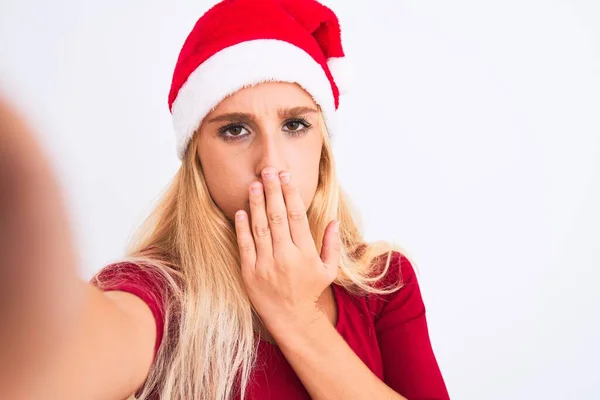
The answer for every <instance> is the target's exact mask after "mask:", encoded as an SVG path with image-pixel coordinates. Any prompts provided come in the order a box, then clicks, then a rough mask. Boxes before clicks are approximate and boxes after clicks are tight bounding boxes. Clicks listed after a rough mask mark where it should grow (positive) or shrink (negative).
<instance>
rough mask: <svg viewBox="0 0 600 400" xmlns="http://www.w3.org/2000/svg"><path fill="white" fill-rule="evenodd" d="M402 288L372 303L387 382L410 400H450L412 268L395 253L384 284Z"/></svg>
mask: <svg viewBox="0 0 600 400" xmlns="http://www.w3.org/2000/svg"><path fill="white" fill-rule="evenodd" d="M399 279H401V280H402V282H403V285H404V286H403V287H402V288H401V289H399V290H398V291H397V292H394V293H392V294H390V295H384V296H378V297H377V298H376V300H375V301H374V303H373V307H374V308H375V310H374V312H375V315H376V319H375V331H376V333H377V340H378V342H379V347H380V350H381V356H382V360H383V370H384V381H385V383H386V384H387V385H388V386H390V387H391V388H392V389H394V390H395V391H396V392H398V393H400V394H401V395H402V396H404V397H406V398H407V399H408V400H448V399H449V395H448V391H447V389H446V385H445V383H444V379H443V377H442V374H441V372H440V369H439V366H438V363H437V360H436V358H435V355H434V353H433V349H432V347H431V342H430V340H429V331H428V328H427V320H426V318H425V305H424V304H423V300H422V298H421V291H420V289H419V284H418V282H417V277H416V275H415V272H414V270H413V267H412V265H411V264H410V262H409V261H408V259H407V258H405V257H403V256H401V255H400V254H399V253H394V255H393V257H392V260H391V261H390V269H389V270H388V272H387V274H386V276H385V277H384V279H383V281H384V283H385V284H386V285H387V284H394V283H395V282H397V281H398V280H399Z"/></svg>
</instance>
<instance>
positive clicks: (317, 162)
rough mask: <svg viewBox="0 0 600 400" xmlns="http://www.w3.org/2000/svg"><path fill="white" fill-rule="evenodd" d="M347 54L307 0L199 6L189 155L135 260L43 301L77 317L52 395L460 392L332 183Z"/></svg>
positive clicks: (401, 260) (398, 276)
mask: <svg viewBox="0 0 600 400" xmlns="http://www.w3.org/2000/svg"><path fill="white" fill-rule="evenodd" d="M224 21H236V23H231V24H230V23H224ZM238 21H239V23H238ZM343 62H344V53H343V49H342V44H341V39H340V29H339V24H338V21H337V18H336V16H335V14H334V13H333V12H332V11H331V10H330V9H328V8H326V7H324V6H322V5H321V4H319V3H317V2H315V1H313V0H289V1H275V0H273V1H260V0H254V1H253V0H228V1H223V2H221V3H219V4H218V5H216V6H215V7H213V8H212V9H211V10H209V11H208V12H207V13H206V14H205V15H203V16H202V17H201V18H200V19H199V20H198V22H197V24H196V26H195V27H194V28H193V30H192V32H191V33H190V34H189V36H188V38H187V40H186V42H185V43H184V45H183V48H182V50H181V53H180V56H179V59H178V62H177V65H176V67H175V71H174V75H173V84H172V89H171V93H170V96H169V105H170V110H171V113H172V115H173V122H174V127H175V134H176V141H177V154H178V156H179V157H180V159H181V162H182V164H181V168H180V169H179V171H178V172H177V174H176V176H175V178H174V179H173V181H172V183H171V185H170V186H169V187H168V189H167V191H166V192H165V193H164V195H163V197H162V199H161V201H160V202H159V204H158V205H157V207H156V208H155V209H154V211H153V212H152V213H151V215H150V217H149V218H148V219H147V220H146V222H145V223H144V224H143V226H142V227H141V229H140V230H139V232H138V234H137V235H136V237H135V240H134V241H133V242H132V245H131V248H130V249H129V251H128V255H127V257H126V258H125V259H123V260H120V261H119V262H117V263H114V264H111V265H108V266H106V267H105V268H104V269H103V270H102V271H100V272H99V273H98V274H97V275H96V276H95V277H94V279H93V280H92V283H93V285H91V286H90V285H77V284H72V285H71V286H70V287H71V290H69V291H68V293H73V294H72V296H74V297H73V299H74V300H73V301H72V302H71V301H67V302H62V303H60V304H56V303H57V302H52V301H51V302H50V303H51V306H47V305H46V307H47V308H48V309H49V310H52V313H54V314H52V313H51V315H55V318H62V319H64V320H65V321H66V323H65V324H62V325H63V326H67V327H70V328H69V329H70V330H69V329H66V328H62V329H57V330H58V331H59V334H58V335H57V336H58V337H61V338H63V341H62V342H61V346H59V347H60V348H61V349H63V350H64V351H61V352H58V351H55V352H52V351H47V354H49V355H48V356H47V357H48V359H53V357H54V360H56V359H60V360H59V361H60V362H59V363H58V365H64V369H60V368H59V369H58V371H59V372H58V373H57V372H54V373H53V374H50V375H44V376H43V379H45V380H43V379H42V378H40V379H42V380H41V381H40V382H43V383H44V384H46V385H51V386H50V388H52V390H50V393H59V392H61V390H65V388H64V387H62V386H61V384H60V382H65V380H64V377H65V376H68V377H69V381H70V382H71V386H70V387H68V390H66V391H64V392H62V393H69V394H70V395H73V398H78V399H79V398H115V399H117V398H124V397H127V396H129V395H131V394H133V393H135V395H136V398H139V399H158V398H160V399H207V400H208V399H211V400H212V399H230V398H247V399H266V398H273V399H310V398H312V399H332V398H336V399H337V398H339V399H365V398H374V399H380V398H381V399H383V398H385V399H411V400H416V399H447V398H448V394H447V391H446V388H445V385H444V381H443V378H442V376H441V373H440V371H439V368H438V366H437V362H436V360H435V356H434V354H433V352H432V349H431V345H430V342H429V337H428V333H427V323H426V319H425V309H424V305H423V301H422V299H421V295H420V292H419V286H418V282H417V280H416V277H415V274H414V271H413V269H412V266H411V264H410V262H409V261H408V259H407V258H406V257H405V256H403V255H402V254H401V253H400V251H399V250H398V249H395V248H393V247H392V245H389V244H386V243H375V244H371V243H365V241H364V240H363V238H362V236H361V234H360V231H359V229H358V227H357V225H356V223H355V220H354V217H353V214H352V212H351V209H350V207H349V203H348V200H347V198H346V197H345V195H344V194H343V192H342V190H341V189H340V187H339V184H338V182H337V180H336V174H335V169H334V160H333V155H332V151H331V147H330V135H331V134H335V133H336V132H335V127H334V125H335V110H336V109H337V107H338V104H339V92H340V91H339V83H340V82H341V81H339V80H337V79H336V77H337V76H339V75H338V70H337V69H336V68H337V67H339V66H340V65H343ZM339 134H343V132H339ZM40 240H42V239H40ZM69 253H70V252H69V251H66V252H63V253H62V254H61V255H55V259H57V260H61V257H65V258H66V257H67V255H68V254H69ZM19 254H20V256H21V258H18V257H16V258H15V259H17V260H19V259H20V260H21V261H22V262H25V261H24V260H23V259H24V258H25V257H26V256H25V255H23V254H22V253H19ZM29 264H32V261H31V260H29ZM57 264H60V265H65V264H66V265H70V264H69V263H62V262H57ZM56 268H57V269H56V270H55V271H54V272H55V273H53V275H52V277H53V281H56V276H59V277H60V276H62V277H65V276H71V275H69V272H70V271H69V270H67V271H63V272H62V274H58V272H59V270H58V267H56ZM63 269H64V267H63ZM66 281H67V279H63V282H62V283H63V284H65V285H66ZM45 285H46V286H48V287H49V286H50V285H48V283H45ZM57 287H59V284H57ZM96 288H98V289H99V290H98V289H96ZM49 298H50V296H46V297H45V299H46V300H48V299H49ZM40 303H42V302H38V303H36V304H37V306H38V307H39V308H40V309H43V307H42V305H41V304H40ZM65 303H66V304H65ZM72 304H76V305H78V306H80V308H77V307H71V308H69V307H68V305H72ZM32 308H34V307H33V306H32ZM72 308H74V310H71V309H72ZM69 311H70V312H69ZM72 321H75V322H72ZM40 324H41V322H39V321H38V326H39V325H40ZM42 325H43V324H42ZM55 325H56V323H55V324H47V325H46V326H55ZM65 332H69V334H66V333H65ZM69 335H70V336H69ZM65 337H68V338H69V339H70V340H65V339H64V338H65ZM37 341H38V342H43V340H41V339H39V338H37ZM29 359H30V360H37V361H36V362H37V363H38V364H39V363H41V364H43V363H42V362H41V361H39V360H40V359H42V356H41V355H39V354H37V355H32V356H31V357H30V358H29ZM4 376H8V374H6V373H5V374H4ZM40 376H42V375H40ZM85 378H89V380H87V381H86V380H85ZM61 379H62V380H61ZM49 382H51V383H49ZM73 382H76V383H73ZM40 385H42V384H40ZM15 387H18V385H16V386H15ZM40 387H45V386H43V385H42V386H40ZM46 393H48V392H45V395H44V397H45V398H47V397H48V396H47V394H46ZM75 393H76V395H75ZM61 398H65V397H61Z"/></svg>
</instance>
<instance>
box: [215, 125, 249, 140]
mask: <svg viewBox="0 0 600 400" xmlns="http://www.w3.org/2000/svg"><path fill="white" fill-rule="evenodd" d="M249 133H250V132H248V129H246V128H244V126H242V125H240V124H229V125H225V126H223V127H221V128H219V136H221V137H222V138H223V139H225V140H241V139H243V138H244V137H246V136H248V134H249Z"/></svg>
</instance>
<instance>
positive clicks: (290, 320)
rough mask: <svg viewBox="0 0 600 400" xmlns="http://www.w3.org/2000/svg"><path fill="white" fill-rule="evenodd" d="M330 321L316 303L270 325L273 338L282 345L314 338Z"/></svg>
mask: <svg viewBox="0 0 600 400" xmlns="http://www.w3.org/2000/svg"><path fill="white" fill-rule="evenodd" d="M325 322H326V323H328V324H329V321H327V316H326V315H325V313H324V312H323V311H322V310H321V309H320V308H319V307H318V306H317V305H316V304H314V305H311V306H310V307H306V308H305V309H301V310H297V311H295V312H293V313H291V314H290V315H288V316H287V317H286V318H282V319H279V320H278V321H277V322H274V323H272V324H271V326H269V327H268V329H269V332H271V335H272V336H273V339H275V341H276V342H277V343H278V344H279V345H280V346H282V345H285V344H287V343H288V342H291V343H300V342H303V341H305V340H309V341H310V340H312V339H313V338H314V337H315V336H316V335H317V334H318V332H320V331H321V330H322V325H323V323H325ZM329 325H331V324H329Z"/></svg>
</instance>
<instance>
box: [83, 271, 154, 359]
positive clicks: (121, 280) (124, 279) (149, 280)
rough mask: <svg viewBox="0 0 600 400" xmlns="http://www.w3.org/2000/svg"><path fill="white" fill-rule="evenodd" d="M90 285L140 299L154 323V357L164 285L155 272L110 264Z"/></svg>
mask: <svg viewBox="0 0 600 400" xmlns="http://www.w3.org/2000/svg"><path fill="white" fill-rule="evenodd" d="M92 284H94V285H96V286H98V287H99V288H100V289H101V290H103V291H115V290H118V291H123V292H127V293H131V294H133V295H135V296H137V297H139V298H140V299H142V300H143V301H144V302H145V303H146V304H147V305H148V307H149V308H150V310H151V311H152V315H153V316H154V320H155V322H156V342H155V345H154V357H156V353H157V352H158V349H159V347H160V344H161V342H162V337H163V328H164V318H165V317H164V314H165V313H164V307H163V299H164V293H163V290H164V285H163V284H162V283H161V279H160V277H159V275H158V273H156V272H152V271H151V270H149V269H143V268H140V267H139V266H137V265H135V264H131V263H126V262H125V263H118V264H112V265H109V266H107V267H105V268H104V269H102V270H101V271H100V272H99V273H98V274H96V276H95V277H94V278H93V279H92Z"/></svg>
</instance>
